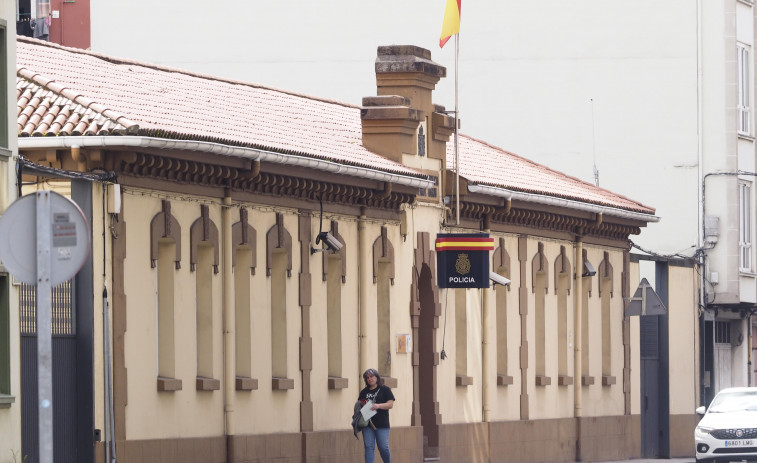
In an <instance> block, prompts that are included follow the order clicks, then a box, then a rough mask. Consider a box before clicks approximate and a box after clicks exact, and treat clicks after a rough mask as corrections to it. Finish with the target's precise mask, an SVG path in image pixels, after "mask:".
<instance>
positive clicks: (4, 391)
mask: <svg viewBox="0 0 757 463" xmlns="http://www.w3.org/2000/svg"><path fill="white" fill-rule="evenodd" d="M9 280H10V278H9V277H8V276H7V275H0V408H2V407H3V405H4V404H5V405H7V406H10V404H9V403H8V402H4V401H3V400H2V396H8V395H10V393H11V365H10V364H11V352H10V349H11V345H10V297H9V295H8V293H9V289H10V281H9Z"/></svg>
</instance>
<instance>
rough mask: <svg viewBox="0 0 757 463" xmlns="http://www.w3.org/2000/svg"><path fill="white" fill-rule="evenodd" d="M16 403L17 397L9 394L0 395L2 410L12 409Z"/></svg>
mask: <svg viewBox="0 0 757 463" xmlns="http://www.w3.org/2000/svg"><path fill="white" fill-rule="evenodd" d="M15 401H16V397H15V396H12V395H8V394H0V408H11V405H12V404H13V403H14V402H15Z"/></svg>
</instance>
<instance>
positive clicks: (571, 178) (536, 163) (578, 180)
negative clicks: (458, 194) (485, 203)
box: [458, 133, 655, 211]
mask: <svg viewBox="0 0 757 463" xmlns="http://www.w3.org/2000/svg"><path fill="white" fill-rule="evenodd" d="M458 135H459V136H460V137H465V138H467V139H469V140H471V141H474V142H476V143H481V144H482V145H486V146H488V147H489V148H492V149H494V150H497V151H499V152H501V153H504V154H507V155H508V156H513V157H516V158H518V159H520V160H522V161H524V162H527V163H529V164H531V165H533V166H535V167H538V168H540V169H544V170H548V171H549V172H552V173H554V174H557V175H559V176H562V177H564V178H566V179H570V180H573V181H575V182H578V183H583V184H585V185H588V186H590V187H592V188H596V189H597V190H601V191H603V192H605V193H608V194H611V195H613V196H616V197H618V198H622V199H625V200H626V201H630V202H632V203H634V204H638V205H639V206H640V207H643V208H646V209H649V210H651V211H654V210H655V209H654V208H653V207H651V206H647V205H646V204H644V203H641V202H639V201H637V200H635V199H632V198H629V197H628V196H625V195H622V194H619V193H616V192H614V191H611V190H608V189H606V188H603V187H601V186H597V185H594V184H592V183H589V182H587V181H585V180H581V179H580V178H578V177H574V176H572V175H568V174H566V173H564V172H560V171H559V170H555V169H552V168H550V167H548V166H546V165H544V164H539V163H538V162H535V161H532V160H531V159H528V158H525V157H523V156H520V155H518V154H515V153H513V152H511V151H507V150H506V149H503V148H501V147H499V146H496V145H492V144H491V143H489V142H487V141H484V140H481V139H478V138H475V137H472V136H470V135H466V134H462V133H461V134H458ZM481 183H482V184H484V185H486V184H487V183H486V182H481ZM489 185H490V186H499V185H495V184H489ZM508 189H513V190H514V188H508ZM542 194H544V193H542Z"/></svg>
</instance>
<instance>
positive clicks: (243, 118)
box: [16, 37, 654, 214]
mask: <svg viewBox="0 0 757 463" xmlns="http://www.w3.org/2000/svg"><path fill="white" fill-rule="evenodd" d="M17 61H18V74H17V76H18V77H17V86H16V93H17V96H18V113H17V114H18V132H19V136H21V137H28V136H61V135H62V136H65V135H75V136H78V135H120V134H138V135H142V136H152V137H161V138H174V139H182V140H196V141H209V142H216V143H222V144H228V145H234V146H246V147H253V148H261V149H266V150H271V151H276V152H281V153H287V154H296V155H300V156H306V157H313V158H319V159H325V160H329V161H333V162H336V163H340V164H349V165H355V166H361V167H368V168H372V169H377V170H381V171H386V172H394V173H399V174H403V175H410V176H422V175H421V174H419V173H418V172H416V171H415V170H413V169H410V168H408V167H406V166H403V165H401V164H398V163H396V162H393V161H391V160H389V159H386V158H384V157H382V156H380V155H378V154H376V153H373V152H371V151H369V150H368V149H366V148H365V147H364V146H363V145H362V125H361V120H360V107H358V106H353V105H348V104H344V103H339V102H335V101H331V100H325V99H319V98H314V97H310V96H305V95H301V94H297V93H292V92H287V91H282V90H277V89H273V88H269V87H263V86H258V85H253V84H249V83H244V82H238V81H233V80H225V79H221V78H218V77H213V76H206V75H201V74H196V73H191V72H186V71H180V70H176V69H170V68H166V67H161V66H155V65H149V64H144V63H138V62H135V61H130V60H124V59H116V58H113V57H108V56H105V55H99V54H96V53H92V52H89V51H84V50H77V49H72V48H65V47H61V46H58V45H55V44H51V43H48V42H41V41H38V40H33V39H27V38H24V37H18V41H17ZM53 76H54V78H52V77H53ZM459 140H460V159H461V169H460V174H461V176H463V177H465V178H467V179H468V180H469V181H471V182H472V183H480V184H485V185H491V186H497V187H502V188H506V189H511V190H514V191H520V192H524V193H535V194H542V195H548V196H554V197H559V198H565V199H571V200H575V201H582V202H587V203H592V204H598V205H605V206H611V207H617V208H621V209H626V210H631V211H636V212H641V213H644V214H654V209H652V208H650V207H648V206H645V205H643V204H641V203H638V202H636V201H633V200H630V199H628V198H625V197H623V196H621V195H617V194H614V193H612V192H609V191H607V190H604V189H602V188H599V187H596V186H594V185H592V184H590V183H586V182H583V181H581V180H578V179H576V178H573V177H569V176H567V175H564V174H562V173H560V172H557V171H554V170H551V169H549V168H547V167H545V166H542V165H539V164H537V163H534V162H531V161H529V160H527V159H525V158H522V157H520V156H517V155H515V154H512V153H509V152H507V151H504V150H502V149H500V148H497V147H495V146H491V145H489V144H487V143H485V142H482V141H479V140H475V139H473V138H470V137H467V136H464V135H462V136H460V137H459ZM447 159H448V162H447V165H448V166H449V167H450V168H453V169H454V145H453V143H448V144H447Z"/></svg>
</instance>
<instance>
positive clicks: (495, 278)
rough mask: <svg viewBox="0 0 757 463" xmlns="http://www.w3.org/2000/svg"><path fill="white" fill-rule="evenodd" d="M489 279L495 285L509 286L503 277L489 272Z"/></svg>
mask: <svg viewBox="0 0 757 463" xmlns="http://www.w3.org/2000/svg"><path fill="white" fill-rule="evenodd" d="M489 279H490V280H491V281H493V282H494V284H495V285H502V286H507V285H509V284H510V280H508V279H507V278H505V277H503V276H502V275H500V274H499V273H495V272H491V271H490V272H489Z"/></svg>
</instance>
